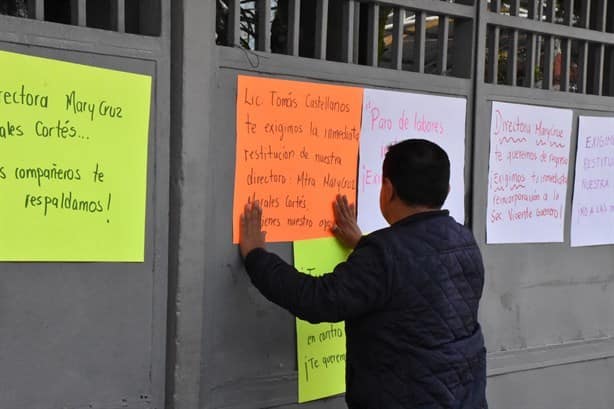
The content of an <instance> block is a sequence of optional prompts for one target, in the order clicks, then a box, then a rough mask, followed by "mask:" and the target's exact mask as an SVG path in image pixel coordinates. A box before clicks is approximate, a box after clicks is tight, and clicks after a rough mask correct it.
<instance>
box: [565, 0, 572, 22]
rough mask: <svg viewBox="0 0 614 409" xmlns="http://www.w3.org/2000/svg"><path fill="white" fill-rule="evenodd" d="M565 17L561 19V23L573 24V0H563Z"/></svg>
mask: <svg viewBox="0 0 614 409" xmlns="http://www.w3.org/2000/svg"><path fill="white" fill-rule="evenodd" d="M563 7H565V18H564V19H563V23H564V24H565V25H567V26H571V25H573V9H574V0H565V4H564V6H563Z"/></svg>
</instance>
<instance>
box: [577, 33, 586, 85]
mask: <svg viewBox="0 0 614 409" xmlns="http://www.w3.org/2000/svg"><path fill="white" fill-rule="evenodd" d="M578 60H579V61H578V62H579V64H578V65H579V67H578V70H579V72H580V80H579V84H578V91H579V92H580V93H582V94H586V93H587V92H588V41H584V43H583V44H582V46H581V48H580V55H579V56H578Z"/></svg>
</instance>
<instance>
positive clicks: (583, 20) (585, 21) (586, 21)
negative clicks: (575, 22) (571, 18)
mask: <svg viewBox="0 0 614 409" xmlns="http://www.w3.org/2000/svg"><path fill="white" fill-rule="evenodd" d="M581 1H582V7H581V12H580V13H581V17H580V26H581V27H584V28H589V27H590V25H591V0H581Z"/></svg>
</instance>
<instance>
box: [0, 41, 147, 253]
mask: <svg viewBox="0 0 614 409" xmlns="http://www.w3.org/2000/svg"><path fill="white" fill-rule="evenodd" d="M0 67H2V75H1V76H0V261H125V262H142V261H143V260H144V246H145V208H146V194H147V192H146V187H147V143H148V134H149V116H150V102H151V83H152V79H151V77H150V76H146V75H138V74H132V73H126V72H120V71H113V70H108V69H101V68H96V67H90V66H85V65H79V64H74V63H67V62H62V61H57V60H51V59H45V58H38V57H31V56H26V55H22V54H16V53H10V52H4V51H0Z"/></svg>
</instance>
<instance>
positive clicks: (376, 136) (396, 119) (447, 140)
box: [358, 89, 467, 233]
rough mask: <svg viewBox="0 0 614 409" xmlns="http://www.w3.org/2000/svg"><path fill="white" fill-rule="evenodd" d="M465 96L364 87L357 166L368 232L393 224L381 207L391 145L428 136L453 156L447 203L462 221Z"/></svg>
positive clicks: (360, 210)
mask: <svg viewBox="0 0 614 409" xmlns="http://www.w3.org/2000/svg"><path fill="white" fill-rule="evenodd" d="M466 110H467V102H466V100H465V99H464V98H450V97H441V96H434V95H424V94H412V93H407V92H395V91H385V90H375V89H365V94H364V99H363V108H362V128H361V132H360V165H359V169H358V225H359V226H360V228H361V229H362V231H363V232H365V233H369V232H372V231H374V230H378V229H381V228H383V227H386V226H388V223H387V222H386V220H384V218H383V217H382V215H381V212H380V209H379V192H380V187H381V183H382V164H383V162H384V156H385V155H386V152H387V149H388V146H389V145H392V144H394V143H397V142H401V141H403V140H406V139H426V140H428V141H431V142H434V143H436V144H438V145H439V146H441V147H442V148H443V149H444V150H445V151H446V153H447V154H448V156H449V158H450V164H451V169H450V186H451V190H450V194H449V195H448V198H447V200H446V202H445V203H444V206H443V208H444V209H448V210H450V215H451V216H452V217H454V218H455V219H456V220H457V221H458V222H460V223H463V222H464V219H465V206H464V197H465V178H464V170H465V118H466Z"/></svg>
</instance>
